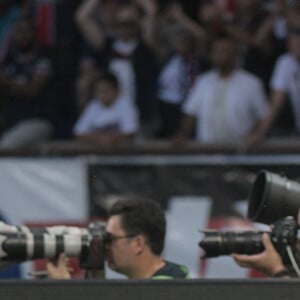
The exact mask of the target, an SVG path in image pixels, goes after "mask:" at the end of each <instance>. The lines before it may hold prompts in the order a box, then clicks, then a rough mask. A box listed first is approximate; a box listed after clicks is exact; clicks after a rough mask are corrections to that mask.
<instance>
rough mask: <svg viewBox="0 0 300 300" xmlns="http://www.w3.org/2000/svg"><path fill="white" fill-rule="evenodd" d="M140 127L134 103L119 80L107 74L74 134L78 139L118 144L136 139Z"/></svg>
mask: <svg viewBox="0 0 300 300" xmlns="http://www.w3.org/2000/svg"><path fill="white" fill-rule="evenodd" d="M138 127H139V121H138V113H137V109H136V108H135V106H134V104H133V101H132V100H131V99H126V98H125V97H123V96H122V95H121V94H120V92H119V84H118V81H117V79H116V77H115V76H114V75H112V74H110V73H107V74H104V75H102V76H101V77H100V78H98V79H97V80H96V82H95V86H94V99H93V100H91V101H90V103H89V104H88V105H87V107H86V108H85V110H84V111H83V113H82V114H81V115H80V117H79V120H78V121H77V122H76V124H75V127H74V129H73V133H74V135H75V137H76V139H78V140H83V141H88V142H95V143H98V144H101V145H115V144H119V143H121V142H123V141H129V140H132V139H133V137H134V136H135V134H136V133H137V131H138Z"/></svg>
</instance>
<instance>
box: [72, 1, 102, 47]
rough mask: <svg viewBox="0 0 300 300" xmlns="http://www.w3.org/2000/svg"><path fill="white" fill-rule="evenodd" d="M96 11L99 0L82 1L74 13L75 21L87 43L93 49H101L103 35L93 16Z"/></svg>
mask: <svg viewBox="0 0 300 300" xmlns="http://www.w3.org/2000/svg"><path fill="white" fill-rule="evenodd" d="M97 9H99V0H84V1H83V2H82V4H81V5H80V6H79V8H78V10H77V12H76V15H75V20H76V23H77V25H78V27H79V29H80V31H81V33H82V34H83V36H84V37H85V39H86V40H87V41H88V43H89V44H90V45H92V46H93V47H94V48H95V49H102V48H103V46H104V43H105V35H104V32H103V30H102V28H101V26H100V24H98V23H97V21H96V20H95V18H94V15H93V14H94V13H95V11H96V10H97Z"/></svg>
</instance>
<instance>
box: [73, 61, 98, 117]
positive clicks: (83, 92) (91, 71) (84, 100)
mask: <svg viewBox="0 0 300 300" xmlns="http://www.w3.org/2000/svg"><path fill="white" fill-rule="evenodd" d="M99 75H100V73H99V70H97V68H96V65H95V63H94V62H93V61H92V60H90V59H83V60H82V61H81V63H80V68H79V76H78V78H77V81H76V106H77V110H78V112H80V113H81V112H82V111H83V110H84V108H85V107H86V106H87V104H88V102H89V100H90V98H91V97H92V96H93V95H91V92H92V89H93V83H94V82H95V79H96V78H97V77H98V76H99Z"/></svg>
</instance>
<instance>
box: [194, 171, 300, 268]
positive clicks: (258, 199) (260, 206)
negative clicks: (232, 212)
mask: <svg viewBox="0 0 300 300" xmlns="http://www.w3.org/2000/svg"><path fill="white" fill-rule="evenodd" d="M299 209H300V184H299V183H297V182H294V181H291V180H288V179H287V178H284V177H281V176H279V175H277V174H274V173H271V172H268V171H265V170H263V171H260V172H259V173H258V175H257V177H256V180H255V182H254V184H253V186H252V189H251V192H250V195H249V204H248V217H249V218H250V219H251V220H252V221H255V222H262V223H265V224H273V226H272V227H271V232H268V233H269V234H270V238H271V241H272V243H273V245H274V247H275V249H276V250H277V252H278V253H279V254H280V256H281V258H282V260H283V262H284V263H285V264H286V265H290V259H289V256H288V253H287V247H290V249H291V251H292V253H293V254H294V255H295V254H297V233H298V227H299V226H298V224H297V222H296V218H297V215H298V211H299ZM203 233H204V238H203V239H202V240H201V241H200V242H199V246H200V247H201V248H203V249H204V250H205V254H204V256H203V258H208V257H216V256H219V255H229V254H232V253H239V254H248V255H251V254H256V253H260V252H262V251H263V250H264V246H263V243H262V234H263V233H264V232H263V231H241V232H235V231H227V232H222V231H217V230H206V231H203ZM296 256H297V255H296Z"/></svg>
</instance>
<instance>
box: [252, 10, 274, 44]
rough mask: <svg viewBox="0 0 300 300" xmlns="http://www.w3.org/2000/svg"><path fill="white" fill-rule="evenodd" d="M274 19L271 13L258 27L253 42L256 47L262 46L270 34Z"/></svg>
mask: <svg viewBox="0 0 300 300" xmlns="http://www.w3.org/2000/svg"><path fill="white" fill-rule="evenodd" d="M275 20H276V16H275V15H271V16H269V17H267V18H266V20H265V21H264V22H263V23H262V25H261V26H260V27H259V29H258V31H257V33H256V34H255V35H254V39H253V43H254V45H256V46H257V47H264V46H265V43H266V41H267V40H268V38H269V37H270V35H271V34H272V30H273V26H274V23H275Z"/></svg>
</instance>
